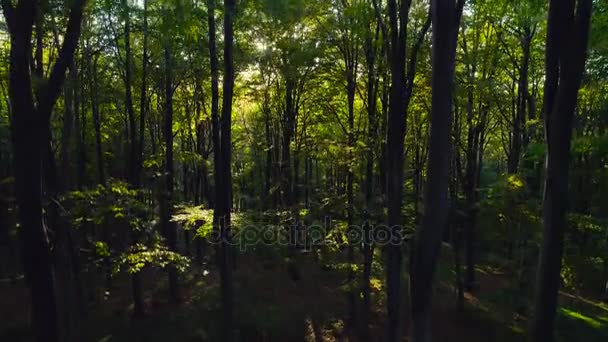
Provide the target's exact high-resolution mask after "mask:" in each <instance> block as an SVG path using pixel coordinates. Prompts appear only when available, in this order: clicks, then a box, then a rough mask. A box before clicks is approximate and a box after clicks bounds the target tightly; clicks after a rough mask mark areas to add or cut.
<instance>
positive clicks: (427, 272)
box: [411, 0, 464, 342]
mask: <svg viewBox="0 0 608 342" xmlns="http://www.w3.org/2000/svg"><path fill="white" fill-rule="evenodd" d="M463 7H464V0H458V1H457V2H455V1H454V0H432V1H431V17H432V23H433V24H432V25H433V39H432V57H431V59H432V70H433V71H432V76H431V87H432V94H431V118H430V125H431V126H430V136H429V156H428V164H427V183H426V189H425V191H426V192H425V196H424V216H423V219H422V226H421V227H420V229H419V230H418V231H417V234H416V247H415V250H414V254H413V260H412V271H411V279H412V287H411V298H412V307H411V310H412V320H413V331H412V341H414V342H430V341H431V330H430V323H431V294H432V291H433V277H434V274H435V267H436V266H437V259H438V256H439V250H440V246H441V237H442V235H443V234H442V233H443V228H444V227H445V226H446V224H445V223H446V220H447V216H448V179H449V154H450V150H451V146H450V145H451V142H452V140H451V124H452V120H451V108H452V92H453V91H452V88H453V82H454V64H455V61H456V42H457V38H458V26H459V24H460V18H461V16H462V10H463Z"/></svg>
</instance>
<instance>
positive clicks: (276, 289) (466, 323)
mask: <svg viewBox="0 0 608 342" xmlns="http://www.w3.org/2000/svg"><path fill="white" fill-rule="evenodd" d="M444 254H445V253H444ZM379 256H380V255H379V254H377V258H376V259H380V257H379ZM334 257H335V256H334ZM338 258H340V257H339V256H338ZM318 259H319V258H318V257H317V256H315V255H313V254H301V255H297V256H295V257H293V258H292V259H291V260H288V259H286V257H284V256H281V255H280V254H272V253H266V252H261V253H260V252H256V253H247V254H245V255H242V256H240V257H239V258H238V260H237V268H236V271H235V284H236V298H235V306H236V317H237V321H238V330H237V336H238V340H239V341H261V342H262V341H314V342H319V341H356V339H355V338H352V337H349V336H348V335H347V334H345V332H344V330H345V329H344V320H343V319H344V317H346V316H347V305H346V291H347V287H346V286H345V285H344V279H345V276H344V273H345V272H344V271H343V270H340V269H341V268H340V266H339V264H338V263H334V264H332V262H328V261H329V259H330V258H325V259H321V260H325V261H326V262H325V263H323V262H321V261H319V260H318ZM447 259H448V258H445V259H444V260H442V262H441V264H440V267H439V270H438V275H437V278H438V279H437V280H438V281H437V286H436V290H435V292H434V303H435V304H434V305H435V306H434V309H433V334H434V340H435V341H461V340H463V341H464V340H466V341H468V342H475V341H523V340H524V329H525V326H526V318H525V317H524V316H522V315H519V314H514V313H513V312H515V311H517V310H515V308H516V307H517V303H515V302H514V301H512V300H510V298H513V296H512V295H511V294H510V290H509V288H510V285H509V284H510V279H509V276H508V275H507V274H505V273H504V272H503V271H501V270H500V269H498V268H496V267H491V266H489V265H483V266H481V267H480V268H479V269H478V275H479V289H478V290H477V291H476V293H475V294H471V293H465V308H464V310H462V311H459V310H457V308H456V297H455V295H454V290H453V281H452V279H453V274H452V270H451V263H450V262H449V260H447ZM290 265H297V269H294V268H293V267H292V266H290ZM322 265H324V266H322ZM374 268H375V269H377V270H376V272H375V274H374V278H372V288H373V297H374V298H373V299H374V302H375V303H376V304H375V305H374V307H373V313H372V333H373V336H374V340H379V341H380V340H382V335H383V331H384V322H383V318H384V317H385V313H384V312H383V310H384V307H383V303H384V296H383V293H384V292H383V289H382V286H383V285H382V281H381V279H382V274H381V269H379V268H380V263H377V262H376V263H375V267H374ZM210 269H215V267H212V268H210ZM296 273H297V274H296ZM143 280H144V284H145V285H146V291H145V293H146V311H147V315H146V317H145V318H142V319H137V320H133V319H131V310H132V306H131V305H130V296H129V291H130V284H129V279H128V277H127V276H124V277H120V278H118V279H116V280H115V281H114V283H113V287H112V288H113V289H112V290H111V291H110V292H108V293H103V291H102V292H101V295H100V296H99V297H100V298H98V301H99V303H98V304H97V305H95V306H94V307H95V308H96V310H95V311H91V312H89V313H88V315H87V316H86V317H85V318H82V321H81V325H82V327H83V329H82V331H81V332H80V336H79V337H78V339H77V340H78V341H142V342H143V341H150V342H154V341H192V342H194V341H218V340H219V336H218V335H217V334H218V329H219V328H218V327H219V326H220V322H219V319H218V317H220V305H219V303H220V300H219V288H218V284H219V281H218V278H217V276H216V274H215V272H213V271H211V272H210V270H209V269H208V268H207V267H206V266H205V265H201V266H193V267H192V268H191V269H190V271H189V272H188V273H187V274H184V275H183V276H182V279H181V280H182V288H181V295H182V303H181V304H180V305H175V304H169V303H168V302H167V301H166V299H165V298H167V295H166V276H165V273H164V272H163V271H161V270H148V271H147V272H145V274H144V277H143ZM560 301H561V308H560V313H559V317H558V335H559V337H560V340H561V341H585V342H593V341H608V306H606V305H604V304H601V303H599V302H598V301H595V300H591V299H588V298H582V297H579V296H576V295H573V294H570V293H566V292H562V293H561V295H560ZM28 303H29V301H28V298H27V291H26V290H25V289H24V286H23V280H21V281H18V282H17V283H16V284H13V285H11V284H10V283H9V282H0V341H30V334H29V333H28V328H27V322H28V317H29V316H28V315H29V314H28V312H29V309H28ZM404 305H407V303H404ZM83 317H84V316H83ZM404 321H407V318H406V317H404ZM407 328H408V327H405V330H407ZM405 335H407V331H406V334H405ZM406 340H407V338H405V337H404V341H406Z"/></svg>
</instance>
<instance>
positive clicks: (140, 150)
mask: <svg viewBox="0 0 608 342" xmlns="http://www.w3.org/2000/svg"><path fill="white" fill-rule="evenodd" d="M143 1H144V13H143V16H144V18H143V19H144V23H143V25H144V27H143V52H142V61H141V64H142V66H141V68H142V70H141V95H140V103H139V143H138V144H137V161H136V168H135V174H136V175H137V180H138V184H139V185H141V184H143V182H144V181H145V179H144V175H143V163H144V159H145V145H144V131H145V125H146V114H147V111H148V97H147V95H148V0H143Z"/></svg>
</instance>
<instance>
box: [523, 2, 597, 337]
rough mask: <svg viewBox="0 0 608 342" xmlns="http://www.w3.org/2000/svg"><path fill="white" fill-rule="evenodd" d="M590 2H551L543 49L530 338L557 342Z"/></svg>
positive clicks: (590, 9)
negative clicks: (541, 157)
mask: <svg viewBox="0 0 608 342" xmlns="http://www.w3.org/2000/svg"><path fill="white" fill-rule="evenodd" d="M591 11H592V1H591V0H580V1H578V2H577V1H574V0H571V1H551V2H550V3H549V20H548V23H547V25H548V26H547V40H546V52H545V77H546V78H545V93H544V99H543V101H544V114H545V116H544V120H545V136H546V140H547V150H548V153H547V164H546V177H545V194H544V201H543V242H542V245H541V250H540V258H539V264H538V273H537V280H536V300H535V304H534V320H533V323H532V324H533V326H532V338H533V339H534V340H535V341H554V340H555V336H554V324H555V314H556V309H557V294H558V290H559V284H560V271H561V263H562V254H563V244H564V231H565V229H566V227H567V222H566V213H567V210H568V197H569V196H568V169H569V163H570V141H571V138H572V128H573V119H574V110H575V108H576V104H577V95H578V90H579V87H580V84H581V78H582V74H583V71H584V68H585V58H586V52H587V41H588V37H589V23H590V18H591Z"/></svg>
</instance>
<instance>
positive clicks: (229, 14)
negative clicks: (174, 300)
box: [220, 0, 236, 342]
mask: <svg viewBox="0 0 608 342" xmlns="http://www.w3.org/2000/svg"><path fill="white" fill-rule="evenodd" d="M235 11H236V3H235V0H224V40H225V42H226V44H225V45H224V79H223V90H224V93H223V98H222V118H221V120H222V121H221V123H222V125H221V142H220V144H221V171H222V174H221V177H222V178H223V181H222V186H223V189H221V193H222V194H223V196H222V201H223V203H222V205H221V208H222V217H221V220H220V236H221V246H220V250H221V256H220V263H221V264H220V282H221V284H220V287H221V297H222V323H223V325H222V333H223V340H224V341H227V342H230V341H233V340H234V328H235V326H234V318H233V315H234V313H233V312H234V282H233V279H232V278H233V276H232V272H233V260H234V254H233V250H232V247H231V246H232V245H231V239H232V231H231V222H230V216H231V215H230V214H231V210H232V171H231V168H230V167H231V160H232V138H231V125H232V98H233V93H234V77H235V71H234V24H233V22H234V15H235Z"/></svg>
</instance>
